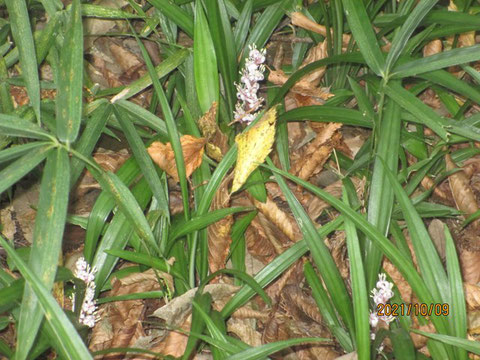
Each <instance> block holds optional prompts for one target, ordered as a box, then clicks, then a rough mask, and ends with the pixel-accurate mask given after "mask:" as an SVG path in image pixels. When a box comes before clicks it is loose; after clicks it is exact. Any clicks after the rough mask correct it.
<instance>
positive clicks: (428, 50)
mask: <svg viewBox="0 0 480 360" xmlns="http://www.w3.org/2000/svg"><path fill="white" fill-rule="evenodd" d="M442 50H443V44H442V42H441V41H440V40H439V39H435V40H432V41H430V42H429V43H428V44H427V45H425V46H424V47H423V56H424V57H426V56H431V55H435V54H438V53H441V52H442Z"/></svg>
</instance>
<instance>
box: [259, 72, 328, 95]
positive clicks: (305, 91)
mask: <svg viewBox="0 0 480 360" xmlns="http://www.w3.org/2000/svg"><path fill="white" fill-rule="evenodd" d="M288 78H289V77H288V76H287V75H286V74H285V73H284V72H283V70H272V71H270V73H269V74H268V81H270V82H272V83H274V84H275V85H283V84H285V83H286V82H287V80H288ZM290 91H292V92H294V93H298V94H301V95H304V96H313V97H316V98H319V99H322V100H328V99H330V98H331V97H332V96H333V94H332V93H330V89H329V88H320V87H316V86H313V85H312V84H310V83H309V82H308V81H306V80H300V81H298V82H296V83H295V85H293V87H292V88H291V89H290Z"/></svg>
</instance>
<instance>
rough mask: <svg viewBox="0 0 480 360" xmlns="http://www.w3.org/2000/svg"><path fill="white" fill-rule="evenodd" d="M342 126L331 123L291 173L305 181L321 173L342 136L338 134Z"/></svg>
mask: <svg viewBox="0 0 480 360" xmlns="http://www.w3.org/2000/svg"><path fill="white" fill-rule="evenodd" d="M341 126H342V125H341V124H338V123H329V124H328V125H327V126H326V128H325V131H323V132H321V133H319V134H318V135H317V137H316V138H315V140H313V141H312V142H311V143H310V144H309V145H308V147H307V149H306V150H305V152H304V154H303V156H302V157H301V158H300V160H299V161H297V162H296V163H294V164H293V165H292V169H291V172H292V173H293V174H294V175H297V176H298V177H299V178H301V179H303V180H308V179H309V178H310V177H311V176H313V175H315V174H317V173H318V172H320V170H321V169H322V167H323V165H324V164H325V162H326V161H327V159H328V157H329V156H330V154H331V152H332V150H333V148H334V147H335V145H336V144H337V143H338V142H339V140H340V138H341V136H342V135H341V134H340V133H339V132H337V130H338V129H339V128H340V127H341Z"/></svg>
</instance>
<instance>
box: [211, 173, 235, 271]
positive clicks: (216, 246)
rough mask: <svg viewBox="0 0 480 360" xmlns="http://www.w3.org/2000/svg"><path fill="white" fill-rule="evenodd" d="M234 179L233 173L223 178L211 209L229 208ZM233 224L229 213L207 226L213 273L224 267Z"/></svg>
mask: <svg viewBox="0 0 480 360" xmlns="http://www.w3.org/2000/svg"><path fill="white" fill-rule="evenodd" d="M231 181H232V175H229V176H227V177H225V179H223V181H222V183H221V184H220V186H219V188H218V190H217V192H216V193H215V196H214V198H213V201H212V205H211V206H210V211H215V210H219V209H224V208H228V207H229V206H230V194H229V192H228V186H229V184H230V182H231ZM232 225H233V215H228V216H226V217H224V218H223V219H221V220H219V221H217V222H216V223H214V224H212V225H210V226H209V227H208V228H207V233H208V267H209V269H210V272H211V273H214V272H215V271H217V270H220V269H224V268H225V263H226V261H227V257H228V252H229V250H230V244H231V243H232V238H231V237H230V230H231V228H232Z"/></svg>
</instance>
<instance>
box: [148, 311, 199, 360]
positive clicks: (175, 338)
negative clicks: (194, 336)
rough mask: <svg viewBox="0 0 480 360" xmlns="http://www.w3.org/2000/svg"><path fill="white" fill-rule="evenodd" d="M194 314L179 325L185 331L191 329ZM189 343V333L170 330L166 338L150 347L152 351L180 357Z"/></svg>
mask: <svg viewBox="0 0 480 360" xmlns="http://www.w3.org/2000/svg"><path fill="white" fill-rule="evenodd" d="M191 322H192V316H191V315H189V316H187V318H186V319H185V321H183V322H182V323H181V324H180V325H179V326H178V327H179V328H180V329H182V330H183V331H189V330H190V326H191ZM187 343H188V335H186V334H183V333H181V332H178V331H175V330H172V331H168V333H167V334H166V336H165V338H163V339H162V341H161V342H159V343H157V344H156V345H154V346H153V347H151V348H150V350H151V351H154V352H158V353H161V354H163V355H165V356H168V355H170V356H174V357H180V356H182V355H183V353H184V352H185V349H186V347H187Z"/></svg>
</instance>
